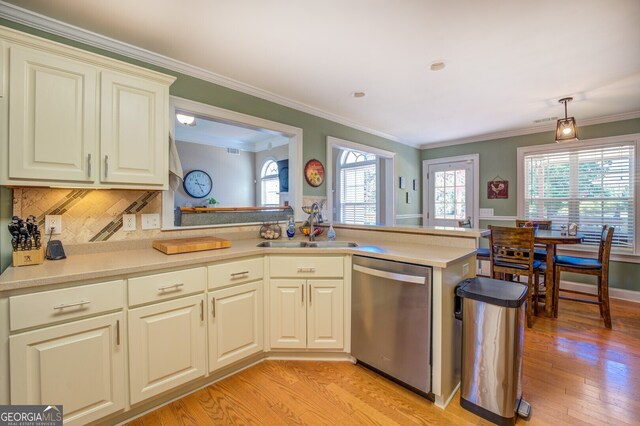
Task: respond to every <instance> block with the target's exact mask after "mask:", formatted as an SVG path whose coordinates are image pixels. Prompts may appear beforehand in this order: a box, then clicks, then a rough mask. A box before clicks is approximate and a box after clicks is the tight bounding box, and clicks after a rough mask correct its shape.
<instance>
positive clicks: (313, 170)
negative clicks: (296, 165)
mask: <svg viewBox="0 0 640 426" xmlns="http://www.w3.org/2000/svg"><path fill="white" fill-rule="evenodd" d="M304 178H305V179H306V180H307V183H308V184H309V185H311V186H313V187H317V186H320V185H322V182H324V166H323V165H322V163H321V162H320V161H318V160H309V161H307V164H305V166H304Z"/></svg>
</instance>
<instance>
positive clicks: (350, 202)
mask: <svg viewBox="0 0 640 426" xmlns="http://www.w3.org/2000/svg"><path fill="white" fill-rule="evenodd" d="M339 170H340V174H339V180H340V182H339V199H338V202H339V212H340V221H341V222H343V223H352V224H359V225H373V224H376V223H377V222H378V220H377V218H378V216H377V195H376V193H377V190H376V189H377V179H376V177H377V162H376V156H375V155H373V154H370V153H362V152H358V151H353V150H345V151H344V152H343V154H342V156H341V161H340V165H339Z"/></svg>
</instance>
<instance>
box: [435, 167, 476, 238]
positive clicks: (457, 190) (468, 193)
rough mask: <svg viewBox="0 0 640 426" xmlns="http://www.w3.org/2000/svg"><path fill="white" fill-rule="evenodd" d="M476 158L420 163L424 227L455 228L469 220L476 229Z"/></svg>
mask: <svg viewBox="0 0 640 426" xmlns="http://www.w3.org/2000/svg"><path fill="white" fill-rule="evenodd" d="M477 163H478V160H477V156H468V157H464V158H461V157H455V158H449V159H439V160H427V161H425V162H424V163H423V173H424V176H425V183H424V188H425V190H426V194H425V197H424V199H425V200H426V203H425V204H426V205H425V214H424V216H425V217H424V221H423V223H425V224H427V225H430V226H458V221H460V220H465V219H470V220H471V224H472V226H473V227H477V226H478V218H477V217H476V213H475V211H476V210H477V208H478V207H477V204H478V189H477V182H476V180H477V177H476V170H475V168H476V167H478V164H477Z"/></svg>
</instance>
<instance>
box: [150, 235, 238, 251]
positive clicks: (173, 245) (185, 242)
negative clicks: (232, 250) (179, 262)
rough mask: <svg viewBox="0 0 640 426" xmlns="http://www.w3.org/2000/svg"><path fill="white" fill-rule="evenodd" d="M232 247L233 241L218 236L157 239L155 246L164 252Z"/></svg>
mask: <svg viewBox="0 0 640 426" xmlns="http://www.w3.org/2000/svg"><path fill="white" fill-rule="evenodd" d="M228 247H231V241H229V240H225V239H224V238H216V237H195V238H177V239H174V240H156V241H154V242H153V248H154V249H157V250H160V251H161V252H163V253H164V254H178V253H190V252H192V251H201V250H216V249H223V248H228Z"/></svg>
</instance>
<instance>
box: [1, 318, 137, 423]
mask: <svg viewBox="0 0 640 426" xmlns="http://www.w3.org/2000/svg"><path fill="white" fill-rule="evenodd" d="M122 320H123V314H122V313H115V314H110V315H103V316H99V317H95V318H91V319H86V320H82V321H74V322H71V323H68V324H64V325H59V326H55V327H48V328H44V329H40V330H36V331H29V332H26V333H20V334H16V335H14V336H11V337H10V338H9V346H10V356H11V404H52V405H53V404H62V405H63V406H64V422H65V424H87V423H89V422H91V421H93V420H96V419H99V418H101V417H103V416H106V415H107V414H110V413H113V412H115V411H118V410H121V409H123V408H124V386H125V385H124V350H123V348H122V343H123V341H122V339H123V338H124V335H122V334H121V333H122V331H123V330H122V329H121V327H122V326H123V325H122V323H123V321H122Z"/></svg>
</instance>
